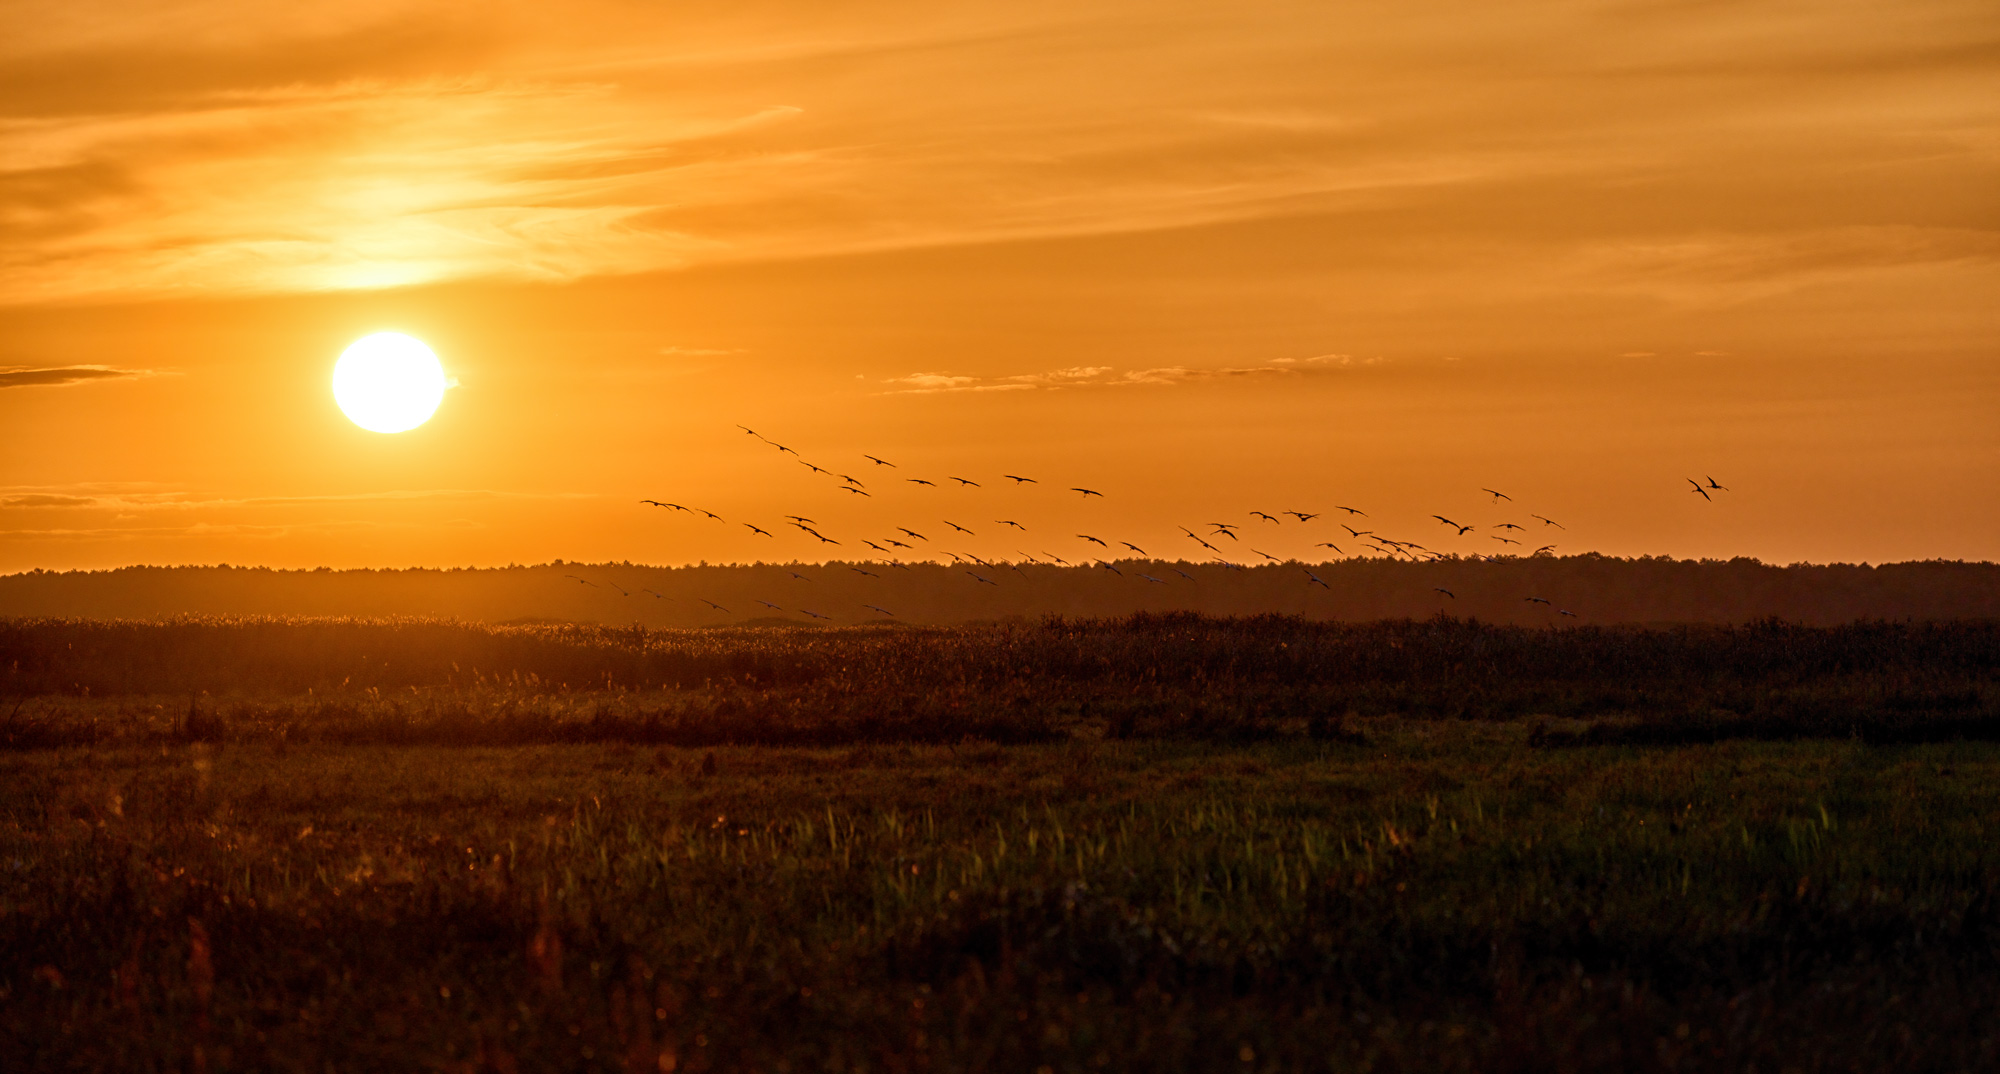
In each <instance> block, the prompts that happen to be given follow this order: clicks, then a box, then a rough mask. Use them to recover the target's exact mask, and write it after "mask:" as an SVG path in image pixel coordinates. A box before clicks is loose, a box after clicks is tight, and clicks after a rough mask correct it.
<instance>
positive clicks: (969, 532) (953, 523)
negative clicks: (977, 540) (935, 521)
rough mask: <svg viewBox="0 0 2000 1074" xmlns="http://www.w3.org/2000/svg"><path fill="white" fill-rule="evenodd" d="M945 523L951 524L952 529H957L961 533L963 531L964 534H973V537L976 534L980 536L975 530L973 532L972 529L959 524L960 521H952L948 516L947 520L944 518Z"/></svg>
mask: <svg viewBox="0 0 2000 1074" xmlns="http://www.w3.org/2000/svg"><path fill="white" fill-rule="evenodd" d="M944 524H945V525H947V526H950V527H951V528H952V529H955V530H957V531H958V532H960V533H963V534H966V535H967V536H972V537H976V536H978V534H976V533H973V532H972V531H971V530H969V529H966V528H965V527H964V526H961V525H959V524H958V523H956V522H953V521H952V520H951V519H948V518H947V519H945V520H944Z"/></svg>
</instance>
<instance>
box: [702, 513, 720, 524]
mask: <svg viewBox="0 0 2000 1074" xmlns="http://www.w3.org/2000/svg"><path fill="white" fill-rule="evenodd" d="M702 514H704V515H707V516H708V517H710V518H712V519H714V520H716V521H717V522H722V521H725V519H724V518H723V517H722V516H721V515H718V514H716V513H715V512H714V511H703V512H702Z"/></svg>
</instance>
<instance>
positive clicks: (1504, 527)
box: [1493, 522, 1523, 530]
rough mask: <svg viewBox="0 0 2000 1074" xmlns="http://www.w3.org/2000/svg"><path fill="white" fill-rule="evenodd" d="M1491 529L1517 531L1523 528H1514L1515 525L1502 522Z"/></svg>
mask: <svg viewBox="0 0 2000 1074" xmlns="http://www.w3.org/2000/svg"><path fill="white" fill-rule="evenodd" d="M1493 528H1494V529H1496V530H1518V529H1521V528H1523V527H1520V526H1516V525H1514V524H1513V523H1512V522H1502V523H1500V524H1499V525H1497V526H1495V527H1493Z"/></svg>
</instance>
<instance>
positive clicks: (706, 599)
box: [699, 597, 730, 615]
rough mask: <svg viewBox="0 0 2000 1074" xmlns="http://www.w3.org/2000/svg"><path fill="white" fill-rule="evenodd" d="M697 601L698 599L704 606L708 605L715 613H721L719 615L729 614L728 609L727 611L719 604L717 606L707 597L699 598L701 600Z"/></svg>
mask: <svg viewBox="0 0 2000 1074" xmlns="http://www.w3.org/2000/svg"><path fill="white" fill-rule="evenodd" d="M699 599H700V601H701V602H702V603H703V604H706V605H708V606H709V607H711V608H714V609H715V610H716V611H718V612H721V613H723V614H724V615H728V614H730V612H729V609H727V608H725V607H723V606H722V605H720V604H717V603H716V602H714V601H712V600H710V599H708V598H707V597H701V598H699Z"/></svg>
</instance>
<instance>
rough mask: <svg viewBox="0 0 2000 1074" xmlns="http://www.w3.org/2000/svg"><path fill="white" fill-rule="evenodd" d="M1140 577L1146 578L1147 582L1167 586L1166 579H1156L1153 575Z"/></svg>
mask: <svg viewBox="0 0 2000 1074" xmlns="http://www.w3.org/2000/svg"><path fill="white" fill-rule="evenodd" d="M1139 577H1141V578H1144V579H1145V580H1147V581H1148V582H1158V583H1160V584H1161V585H1166V584H1167V580H1166V579H1164V578H1155V577H1153V576H1152V575H1150V574H1142V575H1140V576H1139Z"/></svg>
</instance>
